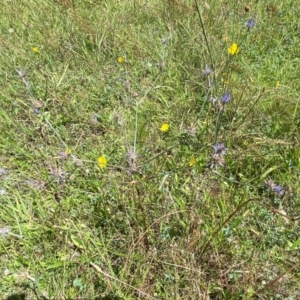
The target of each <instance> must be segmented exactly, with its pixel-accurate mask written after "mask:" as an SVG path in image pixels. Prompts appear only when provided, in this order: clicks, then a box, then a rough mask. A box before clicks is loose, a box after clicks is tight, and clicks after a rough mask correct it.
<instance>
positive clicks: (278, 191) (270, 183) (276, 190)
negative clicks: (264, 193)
mask: <svg viewBox="0 0 300 300" xmlns="http://www.w3.org/2000/svg"><path fill="white" fill-rule="evenodd" d="M266 186H267V187H268V188H269V189H270V190H271V191H272V192H273V193H275V194H277V195H278V196H280V197H282V196H283V195H284V194H285V190H284V188H283V187H282V186H280V185H278V184H275V183H274V181H273V180H271V179H270V180H268V181H267V182H266Z"/></svg>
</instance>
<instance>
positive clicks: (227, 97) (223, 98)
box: [221, 91, 230, 103]
mask: <svg viewBox="0 0 300 300" xmlns="http://www.w3.org/2000/svg"><path fill="white" fill-rule="evenodd" d="M229 100H230V94H229V92H228V91H226V92H225V93H224V94H223V95H222V96H221V102H222V103H227V102H228V101H229Z"/></svg>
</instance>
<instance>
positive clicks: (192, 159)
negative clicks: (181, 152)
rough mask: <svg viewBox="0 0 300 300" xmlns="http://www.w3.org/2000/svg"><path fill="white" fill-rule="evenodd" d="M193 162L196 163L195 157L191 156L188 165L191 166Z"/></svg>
mask: <svg viewBox="0 0 300 300" xmlns="http://www.w3.org/2000/svg"><path fill="white" fill-rule="evenodd" d="M195 164H196V159H195V158H194V157H192V158H191V159H190V161H189V166H190V167H192V166H193V165H195Z"/></svg>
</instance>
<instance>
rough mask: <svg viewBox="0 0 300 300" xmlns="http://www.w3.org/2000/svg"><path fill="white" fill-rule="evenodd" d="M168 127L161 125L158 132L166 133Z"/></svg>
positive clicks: (167, 125) (165, 124)
mask: <svg viewBox="0 0 300 300" xmlns="http://www.w3.org/2000/svg"><path fill="white" fill-rule="evenodd" d="M169 127H170V126H169V124H167V123H164V124H162V125H161V126H160V128H159V130H160V131H162V132H166V131H168V130H169Z"/></svg>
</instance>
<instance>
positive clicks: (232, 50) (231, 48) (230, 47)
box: [227, 43, 240, 55]
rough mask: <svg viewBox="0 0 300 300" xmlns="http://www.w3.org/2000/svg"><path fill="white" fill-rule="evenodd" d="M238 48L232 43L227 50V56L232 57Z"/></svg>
mask: <svg viewBox="0 0 300 300" xmlns="http://www.w3.org/2000/svg"><path fill="white" fill-rule="evenodd" d="M239 50H240V49H239V47H238V45H237V44H236V43H233V44H232V45H231V46H229V47H228V48H227V51H228V54H231V55H234V54H237V53H239Z"/></svg>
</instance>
